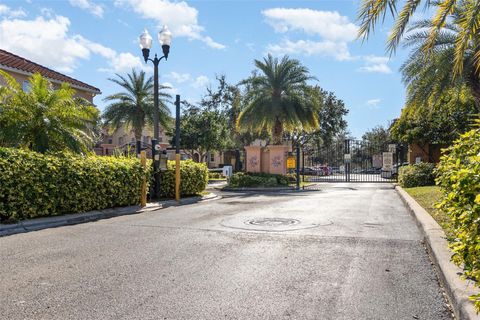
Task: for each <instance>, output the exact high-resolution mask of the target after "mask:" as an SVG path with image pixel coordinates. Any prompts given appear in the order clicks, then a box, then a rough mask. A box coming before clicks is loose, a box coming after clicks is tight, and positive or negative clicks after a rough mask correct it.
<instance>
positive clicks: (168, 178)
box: [160, 160, 208, 198]
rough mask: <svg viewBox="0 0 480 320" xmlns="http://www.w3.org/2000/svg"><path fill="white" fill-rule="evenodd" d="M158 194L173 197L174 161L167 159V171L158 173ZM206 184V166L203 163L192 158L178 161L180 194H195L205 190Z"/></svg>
mask: <svg viewBox="0 0 480 320" xmlns="http://www.w3.org/2000/svg"><path fill="white" fill-rule="evenodd" d="M160 179H161V182H160V196H161V197H163V198H173V197H175V161H168V163H167V171H163V172H162V173H161V174H160ZM207 184H208V168H207V166H206V164H205V163H196V162H194V161H192V160H184V161H181V162H180V195H181V196H192V195H197V194H199V193H201V192H202V191H204V190H205V188H206V187H207Z"/></svg>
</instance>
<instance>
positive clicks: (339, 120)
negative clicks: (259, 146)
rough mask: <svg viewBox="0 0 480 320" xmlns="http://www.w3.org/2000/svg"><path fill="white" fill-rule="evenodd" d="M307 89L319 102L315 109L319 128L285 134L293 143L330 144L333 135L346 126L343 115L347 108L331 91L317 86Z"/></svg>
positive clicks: (303, 144) (345, 113)
mask: <svg viewBox="0 0 480 320" xmlns="http://www.w3.org/2000/svg"><path fill="white" fill-rule="evenodd" d="M309 89H310V90H311V92H310V94H311V95H312V96H313V95H315V96H317V99H318V101H319V104H320V107H319V109H318V110H317V113H318V119H319V128H318V130H315V131H313V132H303V131H294V132H293V133H291V134H287V137H288V139H291V140H292V142H293V144H294V145H300V146H305V145H307V144H313V145H315V146H317V147H320V146H322V145H325V146H328V145H331V144H332V143H333V140H334V138H335V136H336V135H337V134H338V133H340V132H342V131H344V130H345V129H346V128H347V121H346V120H345V118H344V117H345V116H346V115H347V114H348V109H347V108H346V107H345V103H344V102H343V101H342V100H340V99H338V98H337V97H336V96H335V94H334V93H333V92H329V91H326V90H323V89H322V88H320V87H319V86H313V87H310V88H309Z"/></svg>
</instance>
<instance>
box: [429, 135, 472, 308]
mask: <svg viewBox="0 0 480 320" xmlns="http://www.w3.org/2000/svg"><path fill="white" fill-rule="evenodd" d="M437 173H438V178H437V184H438V185H440V187H442V189H443V191H444V197H443V199H442V202H441V203H440V205H439V208H440V209H442V210H444V211H445V212H446V213H447V214H448V215H449V216H450V218H451V220H452V225H451V226H450V227H451V228H450V230H451V232H452V237H451V238H450V239H449V240H450V247H451V248H452V250H453V252H454V255H453V257H452V260H453V262H454V263H456V264H457V265H458V266H463V271H464V277H465V278H468V279H471V280H473V281H474V282H475V283H476V285H477V287H479V286H480V129H476V130H472V131H469V132H467V133H465V134H464V135H462V136H461V137H460V139H458V140H457V141H455V144H454V145H453V146H451V147H450V148H448V149H447V150H446V153H445V155H444V156H442V157H441V159H440V164H439V166H438V169H437ZM470 298H471V299H472V300H473V301H474V302H475V307H476V309H477V311H480V293H478V294H476V295H474V296H472V297H470Z"/></svg>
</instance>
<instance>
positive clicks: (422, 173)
mask: <svg viewBox="0 0 480 320" xmlns="http://www.w3.org/2000/svg"><path fill="white" fill-rule="evenodd" d="M434 170H435V164H433V163H424V162H422V163H418V164H413V165H408V166H403V167H400V170H399V174H398V183H399V184H400V185H401V186H402V187H404V188H413V187H423V186H433V185H435V174H434Z"/></svg>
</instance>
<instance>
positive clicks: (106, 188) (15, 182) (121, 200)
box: [0, 148, 148, 222]
mask: <svg viewBox="0 0 480 320" xmlns="http://www.w3.org/2000/svg"><path fill="white" fill-rule="evenodd" d="M147 170H148V169H147ZM146 174H148V173H147V172H145V170H144V169H143V168H142V167H141V165H140V161H138V160H137V159H134V158H115V157H100V156H88V157H84V156H79V155H72V154H65V155H55V156H53V155H44V154H40V153H36V152H33V151H26V150H21V149H10V148H0V221H2V222H3V221H16V220H21V219H29V218H35V217H42V216H51V215H60V214H64V213H76V212H85V211H91V210H99V209H105V208H112V207H119V206H128V205H134V204H138V203H139V201H140V190H141V184H142V179H143V177H144V176H145V175H146Z"/></svg>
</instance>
